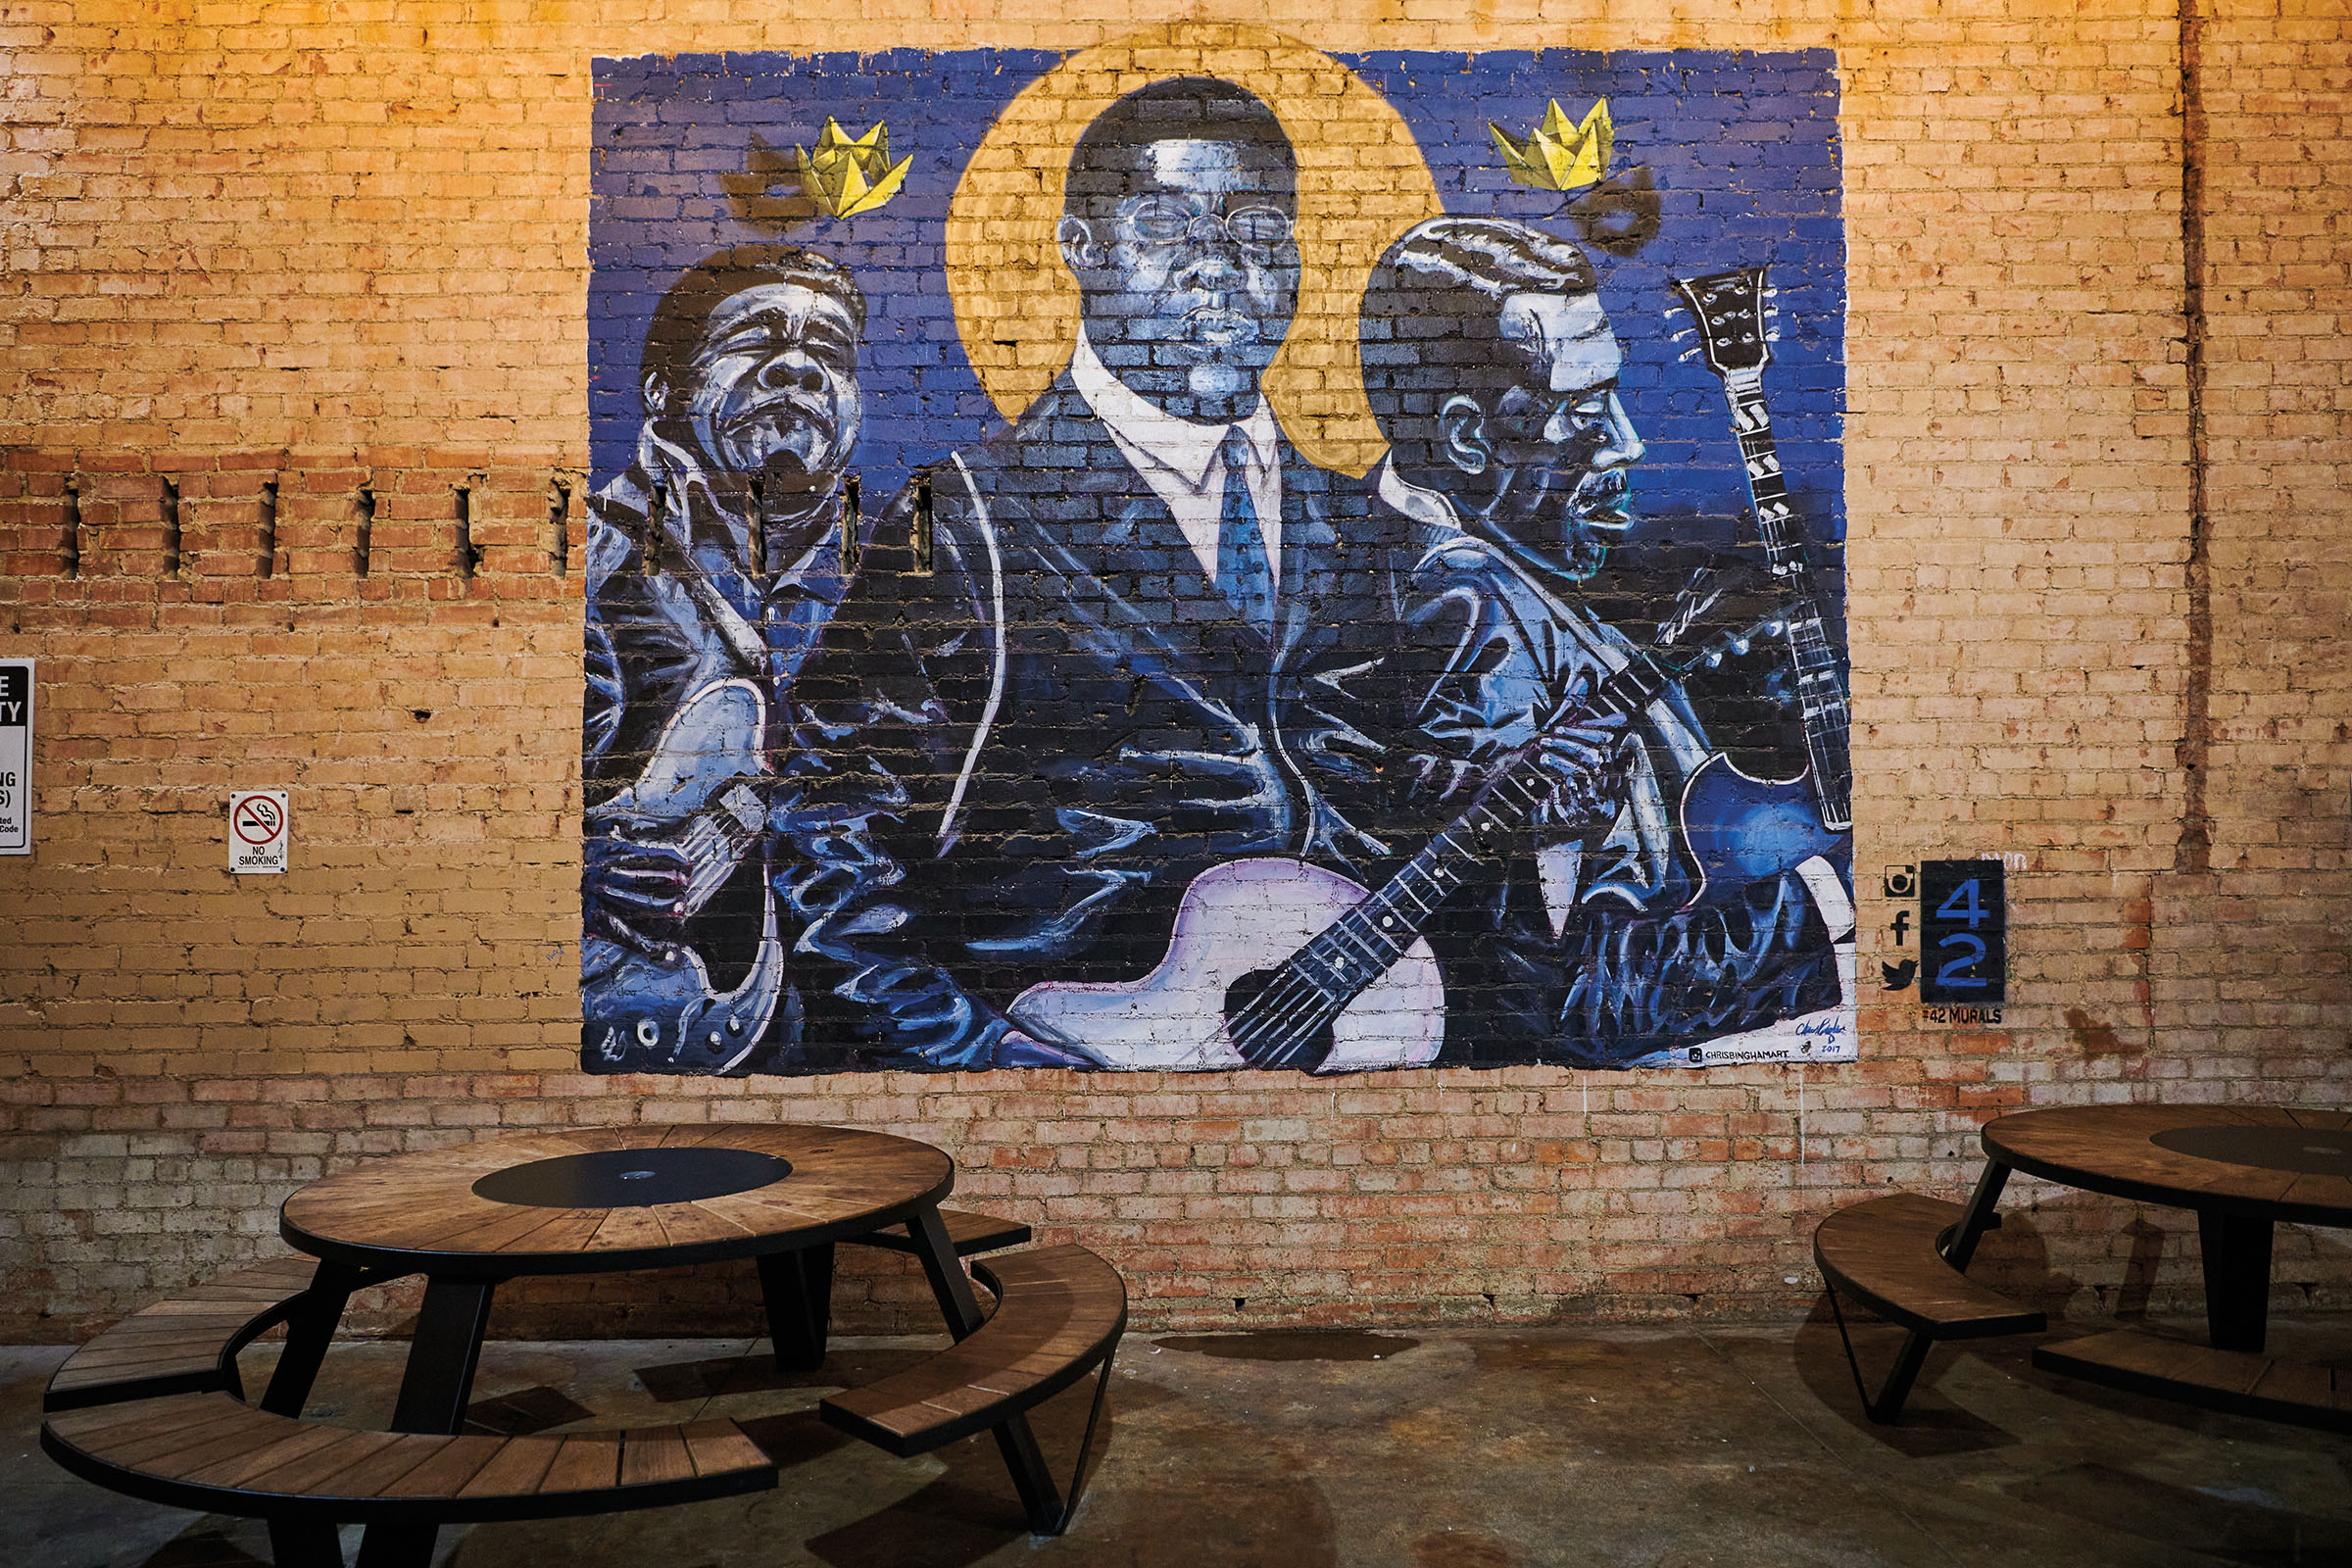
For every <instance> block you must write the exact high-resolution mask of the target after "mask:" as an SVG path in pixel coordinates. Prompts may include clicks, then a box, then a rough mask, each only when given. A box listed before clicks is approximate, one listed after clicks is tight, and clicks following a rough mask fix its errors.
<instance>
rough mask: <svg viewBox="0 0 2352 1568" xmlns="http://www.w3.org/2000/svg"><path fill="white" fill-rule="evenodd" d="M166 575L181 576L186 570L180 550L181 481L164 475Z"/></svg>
mask: <svg viewBox="0 0 2352 1568" xmlns="http://www.w3.org/2000/svg"><path fill="white" fill-rule="evenodd" d="M163 510H164V575H165V576H167V577H177V576H180V575H181V574H182V573H183V572H184V571H185V570H186V564H185V558H184V557H183V555H182V554H181V550H180V528H179V481H178V480H177V479H174V478H172V476H171V475H170V474H165V475H164V493H163Z"/></svg>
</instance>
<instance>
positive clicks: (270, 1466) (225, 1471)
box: [176, 1417, 359, 1492]
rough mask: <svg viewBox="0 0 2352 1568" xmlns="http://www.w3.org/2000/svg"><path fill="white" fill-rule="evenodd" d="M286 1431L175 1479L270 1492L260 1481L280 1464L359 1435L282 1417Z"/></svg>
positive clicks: (198, 1483) (344, 1429) (346, 1429)
mask: <svg viewBox="0 0 2352 1568" xmlns="http://www.w3.org/2000/svg"><path fill="white" fill-rule="evenodd" d="M280 1419H281V1420H284V1421H285V1423H286V1428H287V1430H284V1431H281V1432H280V1433H279V1434H278V1435H277V1437H276V1438H275V1439H273V1440H272V1441H270V1442H269V1443H265V1444H263V1445H262V1446H260V1447H258V1448H253V1449H249V1450H247V1451H246V1452H244V1453H241V1454H238V1455H237V1456H236V1457H235V1458H233V1459H218V1460H215V1461H214V1462H213V1463H211V1464H208V1465H199V1466H198V1467H196V1468H195V1469H192V1470H181V1471H179V1472H177V1475H176V1479H178V1480H180V1481H184V1482H187V1483H188V1484H189V1485H190V1486H200V1487H225V1488H228V1489H230V1490H231V1491H236V1492H267V1491H269V1490H270V1488H268V1487H267V1486H261V1485H257V1484H256V1483H257V1480H258V1478H260V1477H262V1476H266V1475H268V1474H269V1473H270V1471H272V1470H275V1469H277V1468H278V1467H280V1466H281V1465H291V1464H295V1463H298V1462H299V1461H301V1460H302V1459H304V1458H306V1457H309V1456H311V1455H314V1454H317V1453H319V1452H322V1451H324V1450H327V1449H331V1448H333V1447H335V1446H337V1445H339V1444H341V1443H343V1442H345V1441H346V1440H347V1439H350V1438H354V1437H357V1436H358V1435H359V1434H358V1433H356V1432H354V1431H352V1430H351V1429H350V1428H349V1427H330V1426H321V1425H320V1424H319V1423H318V1422H316V1421H295V1420H292V1419H290V1418H285V1417H280Z"/></svg>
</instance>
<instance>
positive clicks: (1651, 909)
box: [1361, 218, 1853, 1065]
mask: <svg viewBox="0 0 2352 1568" xmlns="http://www.w3.org/2000/svg"><path fill="white" fill-rule="evenodd" d="M1398 322H1409V323H1411V333H1410V335H1409V336H1408V335H1406V334H1403V333H1399V332H1397V330H1396V325H1397V323H1398ZM1440 322H1442V323H1444V327H1445V329H1444V330H1437V329H1435V328H1436V323H1440ZM1361 331H1362V346H1363V359H1364V368H1365V390H1366V393H1367V395H1368V397H1369V398H1370V401H1371V404H1372V409H1373V413H1374V416H1375V417H1376V418H1378V420H1379V421H1380V425H1381V431H1382V434H1383V435H1385V436H1386V437H1388V439H1389V442H1390V453H1389V456H1388V457H1387V458H1386V459H1384V460H1383V462H1382V463H1381V465H1380V466H1379V467H1378V468H1377V469H1375V471H1374V474H1373V483H1374V488H1375V491H1376V493H1377V495H1378V497H1379V499H1380V501H1381V503H1382V504H1383V505H1384V506H1386V507H1389V508H1392V509H1394V510H1396V511H1397V512H1398V513H1401V514H1403V515H1406V516H1409V517H1411V518H1412V519H1414V521H1415V522H1416V523H1417V524H1419V525H1420V526H1421V527H1422V528H1423V529H1424V530H1425V532H1424V538H1425V539H1426V540H1427V541H1428V542H1429V545H1430V548H1429V551H1428V553H1427V554H1426V555H1425V556H1424V557H1423V559H1422V561H1421V564H1420V569H1419V570H1418V572H1417V573H1416V576H1415V584H1414V586H1415V598H1414V609H1413V611H1412V613H1411V616H1410V619H1411V623H1412V627H1413V634H1412V636H1411V638H1410V645H1411V647H1412V648H1413V649H1414V650H1416V653H1417V656H1418V657H1419V658H1421V659H1423V660H1428V661H1433V662H1430V663H1426V664H1424V665H1423V667H1422V669H1421V670H1420V671H1419V672H1418V683H1419V684H1420V686H1421V689H1422V690H1423V692H1424V693H1425V695H1424V696H1423V697H1422V699H1421V702H1420V704H1419V710H1420V713H1421V723H1422V726H1423V727H1424V729H1425V731H1426V733H1427V735H1428V736H1429V738H1430V739H1431V741H1433V742H1434V743H1435V747H1434V750H1435V751H1436V752H1437V753H1439V754H1440V755H1441V756H1443V757H1444V758H1445V759H1446V760H1445V761H1442V762H1440V761H1435V760H1431V761H1429V762H1426V763H1425V764H1424V765H1425V766H1426V767H1429V768H1430V769H1431V770H1432V772H1433V773H1434V782H1436V783H1437V785H1438V786H1439V788H1438V791H1437V793H1438V794H1439V796H1440V798H1441V799H1444V798H1447V797H1450V796H1453V795H1456V794H1466V793H1467V791H1468V789H1469V788H1474V787H1475V786H1476V785H1477V784H1478V783H1480V782H1481V781H1483V780H1484V779H1485V778H1486V777H1488V776H1489V774H1490V773H1491V771H1492V770H1493V768H1494V767H1495V764H1496V763H1497V762H1498V761H1500V760H1504V759H1506V758H1508V757H1510V756H1511V755H1512V754H1513V753H1514V752H1517V751H1519V750H1521V749H1523V748H1525V747H1526V746H1528V745H1529V743H1530V741H1531V739H1532V738H1535V737H1537V736H1539V735H1540V734H1541V732H1542V731H1543V730H1544V725H1545V723H1546V721H1547V719H1549V717H1550V716H1551V715H1552V714H1553V713H1554V712H1555V711H1559V710H1560V709H1561V708H1562V707H1563V706H1566V707H1568V708H1570V709H1574V708H1576V707H1579V706H1584V707H1588V708H1590V707H1593V706H1609V705H1606V704H1598V703H1597V702H1596V699H1597V698H1598V696H1599V695H1600V694H1602V693H1605V692H1607V691H1610V690H1611V689H1613V688H1615V687H1620V686H1622V685H1623V684H1624V683H1625V682H1626V680H1627V679H1628V672H1629V670H1631V669H1633V668H1634V667H1636V666H1638V665H1640V664H1643V663H1647V662H1650V661H1651V660H1652V659H1653V658H1654V657H1656V656H1655V655H1654V652H1642V651H1638V650H1637V649H1636V648H1635V645H1634V644H1633V643H1631V642H1630V641H1628V639H1627V638H1626V637H1625V636H1624V635H1623V634H1622V633H1621V632H1619V631H1618V630H1617V629H1616V628H1615V627H1612V626H1609V625H1607V624H1604V623H1603V622H1602V621H1601V620H1600V619H1598V618H1597V617H1596V616H1595V615H1594V614H1593V613H1592V611H1591V610H1590V609H1589V608H1587V606H1586V605H1585V603H1584V602H1583V599H1582V596H1581V585H1582V584H1584V583H1585V582H1586V581H1588V580H1589V579H1591V578H1592V577H1593V574H1594V573H1595V572H1596V571H1598V570H1599V568H1600V566H1601V564H1602V563H1603V561H1604V559H1605V558H1606V556H1607V554H1608V552H1609V550H1610V549H1611V547H1612V546H1613V545H1615V544H1616V543H1617V542H1618V540H1619V539H1620V538H1621V537H1622V536H1623V535H1624V533H1625V531H1626V528H1627V525H1628V522H1629V515H1628V510H1627V509H1628V504H1629V502H1630V499H1631V488H1632V487H1631V483H1630V475H1631V470H1632V469H1633V467H1634V466H1635V465H1636V464H1638V463H1639V462H1640V461H1641V460H1642V453H1643V449H1642V441H1641V438H1640V437H1639V436H1638V435H1637V434H1636V433H1635V430H1634V426H1633V423H1632V421H1631V419H1630V418H1629V417H1627V414H1626V411H1625V407H1624V405H1623V403H1622V402H1621V401H1620V400H1619V398H1618V395H1617V390H1616V388H1617V379H1618V374H1619V370H1620V368H1621V365H1622V362H1623V355H1622V351H1621V349H1620V347H1619V344H1618V341H1617V338H1616V335H1615V333H1614V332H1613V331H1612V330H1611V328H1610V323H1609V320H1608V318H1607V317H1606V316H1605V315H1604V314H1603V312H1602V310H1601V306H1600V300H1599V295H1598V293H1597V292H1596V283H1595V278H1594V274H1593V268H1592V265H1591V263H1590V261H1589V260H1588V259H1587V258H1586V257H1585V256H1584V255H1583V253H1581V252H1580V251H1579V250H1578V249H1577V248H1576V247H1575V246H1573V245H1570V244H1567V243H1565V242H1564V241H1561V240H1558V239H1556V238H1553V237H1551V236H1549V235H1546V234H1544V233H1542V232H1540V231H1538V230H1536V229H1533V228H1530V227H1527V226H1525V225H1523V224H1519V223H1513V222H1508V221H1501V220H1495V219H1482V218H1442V219H1436V220H1432V221H1428V222H1425V223H1421V224H1419V225H1417V226H1416V227H1414V228H1413V229H1412V230H1411V231H1409V232H1408V233H1406V234H1405V235H1404V236H1403V237H1402V238H1400V239H1399V240H1397V243H1396V244H1394V245H1393V246H1391V247H1390V249H1389V251H1388V253H1387V254H1386V255H1385V256H1384V257H1383V258H1382V260H1381V264H1380V266H1379V267H1378V268H1377V269H1375V270H1374V272H1373V275H1372V281H1371V285H1370V287H1369V289H1368V290H1367V292H1366V295H1365V301H1364V311H1363V316H1362V328H1361ZM1773 629H1774V630H1778V629H1779V627H1778V625H1777V624H1776V625H1775V626H1774V628H1773ZM1641 695H1646V696H1649V700H1648V701H1646V702H1645V703H1642V704H1641V705H1639V706H1638V707H1636V708H1635V709H1634V711H1633V713H1632V720H1631V722H1630V724H1629V726H1628V728H1627V731H1626V733H1625V734H1624V735H1623V737H1622V738H1621V740H1620V742H1619V744H1618V745H1617V747H1616V748H1615V751H1614V754H1613V766H1612V768H1611V769H1610V773H1609V775H1608V780H1607V786H1606V789H1605V791H1604V795H1603V798H1600V799H1594V800H1588V801H1586V802H1584V803H1583V804H1584V805H1586V806H1587V807H1588V808H1590V809H1588V810H1587V811H1586V812H1585V813H1584V814H1583V815H1582V818H1581V819H1580V818H1579V815H1578V813H1577V811H1576V810H1575V809H1574V807H1573V804H1572V806H1571V809H1568V810H1561V809H1557V807H1556V805H1555V807H1554V808H1553V809H1550V810H1547V811H1545V812H1544V813H1540V815H1539V819H1538V823H1537V825H1536V831H1535V832H1534V833H1533V834H1532V835H1529V836H1527V837H1524V838H1520V839H1517V840H1516V841H1515V843H1516V846H1517V849H1518V853H1515V854H1506V855H1504V856H1501V857H1498V858H1496V860H1495V862H1494V866H1493V870H1492V872H1491V875H1492V878H1493V879H1492V881H1490V882H1489V883H1488V884H1487V885H1486V886H1484V887H1481V888H1478V889H1476V890H1474V891H1473V892H1471V893H1468V894H1465V895H1464V896H1463V897H1460V898H1457V899H1456V900H1454V901H1452V902H1451V903H1449V904H1448V905H1446V907H1444V908H1442V909H1441V910H1440V911H1438V913H1437V915H1436V916H1435V918H1433V920H1432V921H1431V922H1430V923H1429V924H1428V926H1426V927H1425V930H1426V932H1427V934H1428V935H1429V936H1430V938H1431V939H1432V941H1433V942H1434V943H1435V945H1436V949H1437V952H1438V955H1439V956H1440V958H1441V961H1442V963H1443V966H1444V969H1445V972H1446V991H1447V1001H1448V1011H1449V1021H1448V1028H1447V1030H1446V1052H1445V1055H1444V1057H1443V1058H1442V1059H1443V1060H1445V1061H1446V1062H1465V1063H1467V1062H1477V1061H1481V1060H1493V1061H1527V1060H1554V1061H1567V1062H1572V1063H1577V1064H1582V1065H1623V1064H1625V1063H1627V1062H1630V1061H1633V1060H1636V1059H1638V1058H1640V1057H1642V1056H1644V1055H1647V1054H1650V1053H1652V1052H1654V1051H1657V1050H1659V1049H1661V1048H1663V1047H1665V1046H1667V1045H1669V1044H1684V1043H1690V1042H1703V1041H1710V1040H1718V1039H1721V1038H1722V1037H1724V1036H1727V1035H1731V1034H1734V1033H1737V1032H1739V1031H1742V1030H1746V1029H1751V1028H1756V1027H1760V1026H1765V1025H1770V1024H1773V1023H1776V1022H1779V1021H1781V1020H1785V1019H1792V1018H1796V1017H1799V1016H1800V1015H1803V1014H1806V1013H1808V1012H1812V1011H1815V1010H1817V1009H1823V1008H1828V1007H1831V1006H1834V1005H1836V1004H1837V1003H1838V1001H1839V1000H1840V997H1841V994H1842V992H1843V990H1844V987H1843V986H1842V985H1841V983H1840V975H1839V969H1838V958H1839V955H1838V952H1837V945H1838V943H1839V942H1850V940H1851V931H1852V926H1853V914H1852V907H1851V899H1850V895H1849V894H1848V892H1847V890H1846V889H1845V887H1844V886H1843V884H1842V882H1841V881H1840V879H1839V877H1838V872H1837V870H1836V868H1835V866H1834V865H1833V864H1832V863H1831V861H1830V860H1829V859H1826V858H1816V857H1819V856H1824V855H1826V854H1827V852H1829V851H1830V850H1831V849H1832V848H1833V847H1834V846H1835V845H1836V843H1837V837H1836V834H1835V832H1834V831H1832V830H1829V829H1826V828H1824V827H1822V826H1821V813H1820V812H1819V811H1818V810H1811V811H1810V813H1809V814H1808V813H1807V810H1806V808H1809V807H1810V802H1809V801H1808V802H1806V803H1802V804H1801V805H1800V806H1799V807H1798V808H1796V809H1795V812H1796V815H1797V816H1798V817H1799V818H1800V819H1801V820H1803V821H1805V822H1809V823H1810V824H1811V831H1810V833H1809V834H1808V833H1798V834H1796V835H1793V836H1791V835H1789V834H1787V833H1783V832H1780V831H1779V828H1780V819H1779V818H1778V817H1775V818H1772V819H1770V820H1768V821H1759V820H1758V819H1757V818H1755V817H1753V816H1750V817H1748V818H1746V819H1744V820H1740V821H1717V820H1711V819H1712V818H1715V817H1717V816H1720V815H1723V814H1724V813H1722V812H1719V811H1717V810H1716V809H1715V808H1714V807H1713V805H1712V801H1713V797H1712V796H1709V797H1708V798H1707V800H1706V801H1705V802H1704V803H1702V802H1701V801H1700V799H1699V798H1698V797H1696V796H1694V795H1693V794H1692V793H1691V790H1690V788H1689V787H1688V786H1689V785H1690V783H1691V780H1692V779H1693V777H1694V776H1696V775H1699V774H1701V773H1702V771H1705V770H1708V763H1709V761H1710V752H1711V749H1710V748H1709V746H1708V744H1707V741H1706V738H1705V736H1704V733H1703V732H1702V730H1701V728H1700V726H1699V722H1698V719H1697V717H1696V715H1695V714H1694V713H1693V712H1692V711H1691V706H1690V704H1689V702H1688V701H1687V700H1686V699H1685V697H1684V695H1683V692H1682V690H1681V687H1680V684H1679V683H1673V684H1665V685H1663V686H1662V687H1661V688H1660V689H1658V690H1656V691H1655V693H1654V695H1650V694H1649V693H1648V692H1647V691H1646V689H1644V690H1643V692H1642V694H1641ZM1841 738H1842V737H1840V739H1841ZM1447 769H1450V770H1451V771H1450V772H1448V771H1447ZM1711 771H1712V773H1715V774H1720V773H1722V772H1724V771H1725V767H1724V764H1723V763H1722V761H1721V760H1720V759H1717V760H1716V765H1715V767H1714V768H1713V769H1712V770H1711ZM1693 818H1698V819H1699V820H1693ZM1837 826H1838V827H1839V828H1842V827H1843V826H1844V823H1843V822H1842V821H1840V822H1838V824H1837ZM1718 830H1719V831H1720V832H1721V833H1722V834H1723V835H1725V836H1728V837H1729V838H1730V839H1731V840H1732V841H1733V842H1732V843H1731V844H1730V845H1729V846H1728V848H1727V849H1725V850H1723V851H1720V852H1719V851H1715V850H1713V849H1711V847H1710V846H1709V843H1708V840H1707V834H1708V833H1709V832H1710V831H1718ZM1774 835H1777V837H1776V839H1775V842H1774V843H1773V844H1772V845H1769V846H1767V845H1763V844H1761V843H1760V842H1759V841H1760V840H1762V839H1764V838H1766V837H1769V836H1774ZM1776 851H1777V852H1778V855H1777V860H1776V858H1775V852H1776ZM1710 872H1711V873H1712V879H1711V880H1709V878H1708V873H1710ZM1846 961H1847V962H1850V958H1849V959H1847V960H1846Z"/></svg>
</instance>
